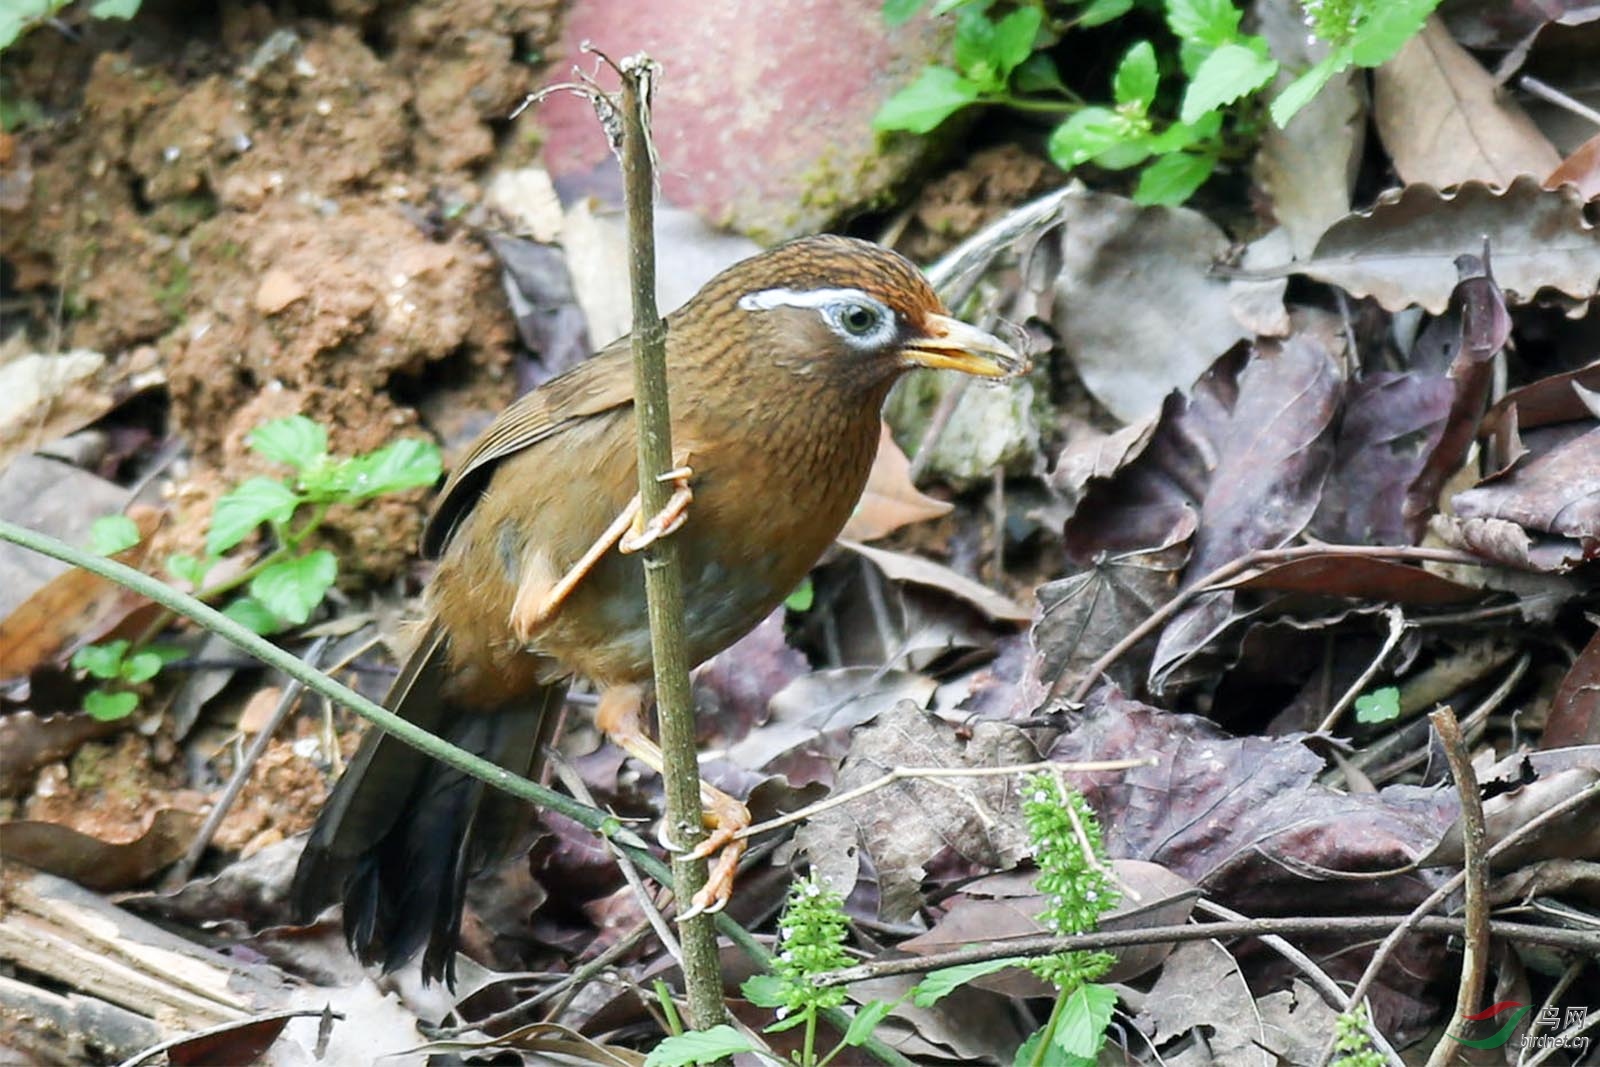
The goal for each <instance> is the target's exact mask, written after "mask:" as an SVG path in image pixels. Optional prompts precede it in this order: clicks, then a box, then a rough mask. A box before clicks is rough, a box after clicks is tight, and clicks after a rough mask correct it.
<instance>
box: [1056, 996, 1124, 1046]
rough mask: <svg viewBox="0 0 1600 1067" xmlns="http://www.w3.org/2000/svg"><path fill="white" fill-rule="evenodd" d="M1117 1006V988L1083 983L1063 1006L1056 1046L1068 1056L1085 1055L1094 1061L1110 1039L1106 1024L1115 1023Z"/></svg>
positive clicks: (1057, 1027) (1058, 1024) (1057, 1028)
mask: <svg viewBox="0 0 1600 1067" xmlns="http://www.w3.org/2000/svg"><path fill="white" fill-rule="evenodd" d="M1116 1006H1117V991H1116V990H1115V989H1112V988H1111V987H1110V986H1105V985H1097V984H1095V983H1093V982H1091V983H1089V984H1087V985H1081V986H1079V987H1078V988H1077V989H1075V990H1073V992H1072V995H1071V996H1069V997H1068V998H1067V1002H1066V1004H1065V1005H1063V1006H1062V1009H1061V1018H1060V1020H1059V1021H1058V1022H1057V1023H1056V1035H1055V1040H1054V1041H1053V1042H1052V1046H1053V1047H1054V1048H1055V1049H1057V1050H1058V1051H1060V1052H1063V1053H1065V1054H1066V1055H1068V1056H1082V1057H1083V1058H1084V1059H1086V1060H1088V1061H1089V1062H1091V1063H1092V1062H1094V1060H1095V1058H1096V1057H1098V1056H1099V1055H1100V1046H1101V1045H1104V1044H1105V1042H1106V1027H1108V1026H1110V1025H1111V1010H1112V1009H1113V1008H1115V1007H1116Z"/></svg>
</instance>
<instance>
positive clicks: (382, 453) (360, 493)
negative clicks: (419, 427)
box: [346, 437, 444, 500]
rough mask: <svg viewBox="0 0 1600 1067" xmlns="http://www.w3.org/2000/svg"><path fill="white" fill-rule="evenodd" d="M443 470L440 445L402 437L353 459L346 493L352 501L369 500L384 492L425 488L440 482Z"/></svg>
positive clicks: (416, 438) (349, 467) (348, 470)
mask: <svg viewBox="0 0 1600 1067" xmlns="http://www.w3.org/2000/svg"><path fill="white" fill-rule="evenodd" d="M442 473H444V465H443V462H442V461H441V460H440V458H439V446H438V445H436V444H434V443H433V442H432V441H427V440H424V439H423V438H420V437H403V438H401V439H400V440H398V441H391V442H389V443H388V444H386V445H384V446H383V447H382V448H380V449H378V450H377V451H376V452H369V453H368V454H367V455H365V456H357V457H356V458H355V459H353V460H351V461H350V463H349V466H348V468H347V474H346V477H347V478H348V479H349V481H348V488H347V490H346V496H347V498H348V499H350V500H366V499H367V498H368V497H374V496H382V495H383V494H385V493H399V492H402V491H404V490H406V489H420V488H426V487H427V486H430V485H432V484H433V483H434V482H437V481H438V480H439V475H441V474H442Z"/></svg>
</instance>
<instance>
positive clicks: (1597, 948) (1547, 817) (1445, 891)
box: [1318, 783, 1600, 1067]
mask: <svg viewBox="0 0 1600 1067" xmlns="http://www.w3.org/2000/svg"><path fill="white" fill-rule="evenodd" d="M1597 796H1600V783H1596V784H1594V785H1591V786H1589V787H1588V788H1586V789H1583V790H1581V791H1579V792H1577V793H1574V794H1573V795H1572V796H1570V797H1568V798H1567V799H1566V800H1563V801H1562V802H1561V803H1559V804H1557V805H1555V806H1554V807H1551V808H1546V809H1545V810H1544V811H1542V812H1540V813H1539V814H1538V815H1535V816H1534V817H1533V818H1531V819H1529V820H1528V821H1527V822H1525V823H1523V824H1522V825H1521V826H1519V827H1517V828H1516V829H1515V830H1512V831H1511V832H1510V833H1508V834H1506V836H1505V837H1504V838H1502V839H1501V840H1500V841H1499V842H1498V843H1497V844H1496V845H1495V846H1494V847H1493V848H1491V849H1489V851H1488V852H1487V853H1486V854H1485V855H1484V860H1485V861H1486V862H1488V861H1492V860H1494V858H1495V857H1496V856H1499V855H1500V854H1501V853H1503V852H1505V851H1507V850H1508V849H1510V848H1511V847H1512V846H1513V845H1515V844H1517V843H1518V842H1519V841H1521V840H1522V839H1523V838H1525V837H1527V836H1529V835H1530V834H1532V833H1533V832H1534V831H1536V830H1539V829H1541V828H1543V827H1545V826H1548V825H1549V824H1550V823H1552V822H1554V821H1556V820H1557V819H1559V818H1561V817H1562V816H1563V815H1566V814H1567V813H1568V812H1571V811H1576V810H1577V809H1579V808H1581V807H1583V806H1584V805H1585V804H1589V803H1592V802H1593V801H1594V799H1595V797H1597ZM1466 880H1467V871H1466V868H1464V867H1463V868H1462V869H1461V870H1460V871H1458V872H1456V874H1455V875H1453V876H1452V877H1450V878H1448V879H1446V880H1445V881H1444V883H1443V884H1442V885H1440V886H1439V888H1437V889H1435V890H1434V891H1433V892H1432V893H1429V894H1428V896H1427V898H1426V899H1424V900H1423V901H1422V902H1421V903H1420V904H1418V905H1417V906H1416V907H1414V908H1412V909H1411V913H1410V914H1409V915H1407V916H1406V918H1405V919H1404V920H1403V921H1402V922H1401V923H1400V924H1399V925H1398V926H1396V927H1395V928H1394V929H1392V930H1390V931H1389V933H1388V935H1387V936H1386V937H1384V939H1383V940H1382V941H1381V942H1380V943H1379V944H1378V947H1377V949H1376V950H1375V951H1374V952H1373V953H1372V959H1371V960H1369V961H1368V962H1367V969H1366V970H1365V971H1363V972H1362V975H1361V980H1360V981H1358V982H1357V983H1356V986H1355V989H1353V990H1352V991H1351V993H1350V999H1351V1000H1352V1001H1355V1002H1357V1003H1360V1001H1361V1000H1362V999H1363V998H1364V997H1366V995H1367V991H1368V990H1369V989H1371V988H1372V983H1373V982H1375V981H1377V978H1378V973H1379V972H1380V971H1382V970H1383V965H1384V964H1385V963H1387V962H1388V960H1389V956H1390V955H1391V954H1392V953H1393V952H1394V950H1395V946H1397V945H1398V944H1399V943H1400V939H1401V938H1403V937H1404V936H1405V935H1406V934H1407V933H1411V932H1413V931H1418V930H1424V929H1425V927H1424V924H1423V922H1422V920H1423V919H1424V918H1428V917H1429V916H1428V912H1430V911H1432V910H1433V909H1434V908H1436V907H1438V906H1439V904H1440V903H1441V902H1442V901H1444V900H1445V899H1446V898H1447V897H1449V896H1450V894H1451V893H1454V892H1455V891H1456V890H1458V889H1460V888H1461V886H1462V884H1463V883H1464V882H1466ZM1501 926H1502V924H1499V923H1494V922H1491V923H1490V924H1489V929H1490V932H1491V933H1496V934H1498V933H1500V932H1501ZM1456 929H1457V930H1458V931H1461V930H1465V929H1466V923H1465V922H1457V923H1456ZM1591 941H1592V942H1593V944H1589V942H1591ZM1580 944H1581V945H1582V950H1583V951H1587V952H1590V953H1596V952H1600V935H1586V939H1585V941H1583V942H1581V943H1580ZM1573 947H1578V946H1573ZM1332 1055H1333V1045H1332V1044H1331V1043H1330V1044H1329V1045H1328V1047H1327V1048H1325V1049H1324V1050H1323V1053H1322V1058H1321V1059H1320V1060H1318V1067H1322V1065H1325V1064H1326V1063H1327V1062H1328V1059H1329V1058H1330V1057H1331V1056H1332Z"/></svg>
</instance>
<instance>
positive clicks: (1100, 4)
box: [1077, 0, 1133, 29]
mask: <svg viewBox="0 0 1600 1067" xmlns="http://www.w3.org/2000/svg"><path fill="white" fill-rule="evenodd" d="M1131 10H1133V0H1093V2H1092V3H1091V4H1090V5H1089V6H1088V7H1086V8H1084V9H1083V10H1082V11H1080V12H1078V18H1077V22H1078V25H1079V26H1082V27H1083V28H1084V29H1090V28H1092V27H1095V26H1103V25H1105V24H1106V23H1108V22H1111V21H1113V20H1115V19H1120V18H1121V17H1122V16H1123V15H1126V14H1127V13H1128V12H1129V11H1131Z"/></svg>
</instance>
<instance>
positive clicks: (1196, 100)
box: [1178, 44, 1278, 122]
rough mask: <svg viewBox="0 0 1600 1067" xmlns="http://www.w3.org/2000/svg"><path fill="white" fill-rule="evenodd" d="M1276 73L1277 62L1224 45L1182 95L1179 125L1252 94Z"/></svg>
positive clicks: (1209, 57)
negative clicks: (1180, 122)
mask: <svg viewBox="0 0 1600 1067" xmlns="http://www.w3.org/2000/svg"><path fill="white" fill-rule="evenodd" d="M1276 73H1278V61H1277V60H1275V59H1273V58H1271V57H1270V56H1261V55H1258V54H1257V53H1256V51H1255V49H1253V48H1249V47H1246V46H1245V45H1242V44H1225V45H1222V46H1221V47H1219V48H1218V49H1217V50H1216V51H1215V52H1212V53H1211V54H1210V55H1209V56H1207V57H1206V58H1205V60H1204V61H1203V62H1201V64H1200V69H1199V70H1196V71H1195V72H1194V77H1192V78H1191V79H1190V80H1189V88H1188V89H1187V90H1185V92H1184V94H1183V110H1182V111H1181V112H1179V114H1178V118H1179V120H1180V121H1182V122H1196V121H1198V120H1199V118H1200V116H1201V115H1204V114H1205V113H1206V112H1208V111H1215V110H1217V109H1218V108H1220V107H1222V106H1224V105H1225V104H1231V103H1233V102H1234V101H1235V100H1237V99H1239V98H1240V97H1242V96H1245V95H1247V94H1249V93H1253V92H1255V91H1256V90H1257V89H1259V88H1261V87H1262V86H1263V85H1265V84H1267V82H1269V81H1271V80H1272V76H1273V75H1274V74H1276Z"/></svg>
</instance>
